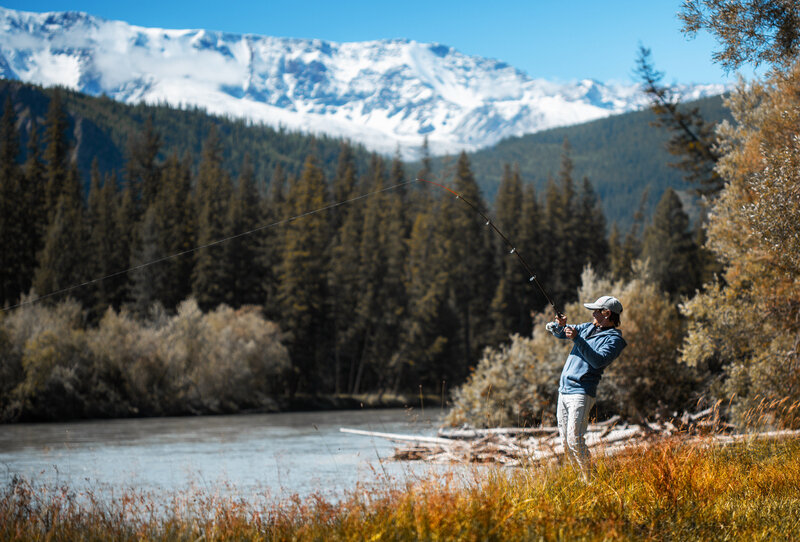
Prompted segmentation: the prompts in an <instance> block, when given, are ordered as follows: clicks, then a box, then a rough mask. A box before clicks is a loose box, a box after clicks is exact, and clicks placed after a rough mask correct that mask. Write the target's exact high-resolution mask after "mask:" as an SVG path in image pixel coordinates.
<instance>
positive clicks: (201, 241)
mask: <svg viewBox="0 0 800 542" xmlns="http://www.w3.org/2000/svg"><path fill="white" fill-rule="evenodd" d="M195 184H196V187H197V188H196V197H195V205H196V212H197V217H198V218H197V244H198V245H199V246H200V247H203V248H201V249H200V250H197V251H196V252H195V265H194V269H193V271H192V294H193V295H194V296H195V298H196V299H197V303H198V305H199V306H200V307H201V308H202V309H203V310H210V309H214V308H216V307H217V306H218V305H219V304H221V303H225V304H228V305H229V304H231V303H232V302H233V270H232V262H230V261H228V260H227V259H226V256H227V254H226V252H225V247H224V246H223V245H222V244H216V242H217V241H221V240H222V239H224V238H225V237H226V235H227V233H228V232H229V231H230V228H229V226H228V206H229V205H230V199H231V193H232V181H231V179H230V176H229V175H228V174H227V173H226V172H224V171H223V170H222V145H221V144H220V141H219V137H218V135H217V131H216V128H214V127H213V126H212V129H211V130H210V131H209V134H208V137H207V139H206V142H205V144H204V146H203V154H202V159H201V161H200V166H199V171H198V174H197V182H196V183H195ZM209 245H211V246H209Z"/></svg>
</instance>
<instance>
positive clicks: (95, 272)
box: [87, 160, 128, 320]
mask: <svg viewBox="0 0 800 542" xmlns="http://www.w3.org/2000/svg"><path fill="white" fill-rule="evenodd" d="M100 177H101V174H100V171H99V167H98V165H97V160H95V161H94V162H93V163H92V173H91V185H90V189H89V209H88V221H87V222H88V228H89V241H88V242H89V244H88V251H89V275H90V276H91V277H92V278H96V279H101V278H104V277H109V278H107V279H104V280H99V281H98V282H96V283H95V284H93V285H92V291H91V292H90V294H91V295H90V298H91V301H90V307H89V308H90V315H91V318H92V319H93V320H97V319H99V318H100V317H101V316H102V315H103V314H104V313H105V311H106V309H107V308H108V307H109V306H113V305H114V301H116V300H118V299H119V297H120V289H121V288H122V286H123V284H124V281H123V280H121V279H120V277H118V276H110V275H114V274H115V273H117V272H119V271H122V270H123V269H125V268H126V267H127V263H128V262H127V261H120V260H119V251H118V250H117V242H118V235H119V232H118V231H117V223H116V220H115V219H116V213H117V190H116V177H114V176H110V177H106V179H105V180H104V182H103V183H102V185H101V183H100Z"/></svg>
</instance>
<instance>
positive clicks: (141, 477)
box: [0, 409, 445, 500]
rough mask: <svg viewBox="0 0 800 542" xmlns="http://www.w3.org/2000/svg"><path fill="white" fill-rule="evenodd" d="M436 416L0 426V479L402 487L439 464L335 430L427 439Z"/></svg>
mask: <svg viewBox="0 0 800 542" xmlns="http://www.w3.org/2000/svg"><path fill="white" fill-rule="evenodd" d="M442 415H443V411H442V410H440V409H432V410H427V409H426V410H424V411H423V410H420V409H411V410H403V409H390V410H352V411H327V412H300V413H297V412H295V413H281V414H240V415H234V416H198V417H182V418H146V419H125V420H91V421H78V422H70V423H42V424H15V425H2V426H0V469H2V471H1V472H0V481H2V483H3V485H6V484H8V483H9V482H10V481H11V480H12V479H13V478H14V477H15V476H21V477H24V478H25V479H26V480H29V481H31V482H33V483H36V484H46V485H66V486H68V487H70V488H72V489H76V490H81V489H86V488H88V489H91V490H92V491H99V492H103V491H112V492H113V491H117V490H125V489H129V488H130V489H134V490H138V491H145V492H152V493H156V494H158V493H169V492H180V491H184V490H192V489H194V490H198V489H199V490H201V491H209V492H215V491H220V488H224V490H225V491H235V492H237V494H240V495H248V494H254V493H259V494H261V495H264V494H268V495H270V496H271V497H272V498H274V499H277V500H280V499H284V498H287V497H289V496H291V495H293V494H297V495H299V496H301V497H303V496H307V495H309V494H311V493H321V494H322V495H323V496H325V497H326V498H334V499H335V498H336V497H337V496H339V495H341V494H343V492H347V491H350V490H353V489H354V488H355V487H357V486H358V485H359V484H361V485H366V486H369V485H370V484H385V483H386V482H387V481H388V482H390V483H392V484H398V483H399V484H404V483H405V482H407V481H410V480H413V479H415V478H416V477H420V476H425V475H427V474H430V473H431V472H432V470H436V471H437V472H439V471H440V470H441V469H443V468H445V467H431V466H430V465H426V464H423V463H419V462H416V463H414V462H397V461H390V460H388V459H389V458H390V457H391V455H392V452H393V450H394V447H395V444H393V443H391V442H389V441H387V440H385V439H382V438H375V437H365V436H359V435H352V434H346V433H342V432H340V431H339V429H340V428H342V427H347V428H353V429H361V430H367V431H380V432H389V433H403V434H416V435H428V436H432V435H435V434H436V430H437V428H438V426H439V424H440V420H441V417H442ZM437 469H438V470H437Z"/></svg>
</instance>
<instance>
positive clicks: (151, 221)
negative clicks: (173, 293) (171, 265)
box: [130, 205, 166, 318]
mask: <svg viewBox="0 0 800 542" xmlns="http://www.w3.org/2000/svg"><path fill="white" fill-rule="evenodd" d="M156 213H157V211H156V207H155V205H150V206H149V207H148V208H147V210H146V211H145V213H144V215H143V216H142V220H141V221H140V222H139V224H138V226H137V227H138V232H137V235H136V242H135V244H134V245H133V247H132V250H131V268H132V269H133V270H132V271H131V273H130V278H131V291H130V296H131V306H132V308H133V311H134V312H135V313H136V314H137V315H139V317H140V318H141V317H145V316H147V315H148V313H149V312H150V310H151V309H152V307H153V306H154V305H156V304H157V303H159V298H160V295H159V294H160V292H159V290H160V287H161V286H162V285H163V284H164V279H165V274H166V273H165V271H166V266H164V265H163V262H158V263H153V262H156V261H157V260H158V259H159V258H161V257H163V254H162V253H161V251H160V250H159V241H160V240H161V238H162V236H163V233H162V232H161V230H160V228H159V224H158V219H157V217H156Z"/></svg>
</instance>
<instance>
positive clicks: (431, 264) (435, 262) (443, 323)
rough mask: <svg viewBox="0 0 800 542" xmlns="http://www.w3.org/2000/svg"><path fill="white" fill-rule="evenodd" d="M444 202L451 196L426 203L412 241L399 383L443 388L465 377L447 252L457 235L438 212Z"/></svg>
mask: <svg viewBox="0 0 800 542" xmlns="http://www.w3.org/2000/svg"><path fill="white" fill-rule="evenodd" d="M440 203H443V204H444V205H447V206H449V205H451V202H450V201H449V198H448V201H445V202H440V201H436V200H434V199H431V200H430V203H429V207H427V208H424V209H420V211H419V212H418V213H417V214H416V216H415V219H414V224H413V226H412V228H411V234H410V237H409V241H408V258H407V259H406V285H405V290H406V295H407V297H408V301H407V306H408V314H407V316H406V318H405V319H404V321H403V331H402V340H401V341H400V348H399V350H398V353H397V358H398V362H400V363H402V372H401V373H400V377H401V379H400V384H399V385H400V387H401V388H402V389H407V390H412V391H413V390H414V389H415V388H417V387H418V386H423V387H425V388H426V389H428V390H429V391H439V389H441V387H442V386H444V385H445V384H446V382H453V381H457V380H458V379H460V378H461V377H462V375H461V369H460V368H456V367H455V366H454V364H452V363H450V360H451V358H449V357H448V353H449V350H448V346H450V345H451V344H452V340H451V338H452V337H455V336H456V332H455V329H454V327H455V325H456V321H457V319H456V317H455V315H454V314H453V312H452V305H450V304H449V302H448V300H449V282H450V271H451V269H449V267H448V262H447V257H446V256H447V252H448V249H449V245H450V244H451V243H452V238H451V237H448V236H447V231H446V228H444V227H443V226H444V224H442V223H441V222H440V221H439V220H437V218H436V217H437V215H439V214H440V213H439V205H440Z"/></svg>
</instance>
